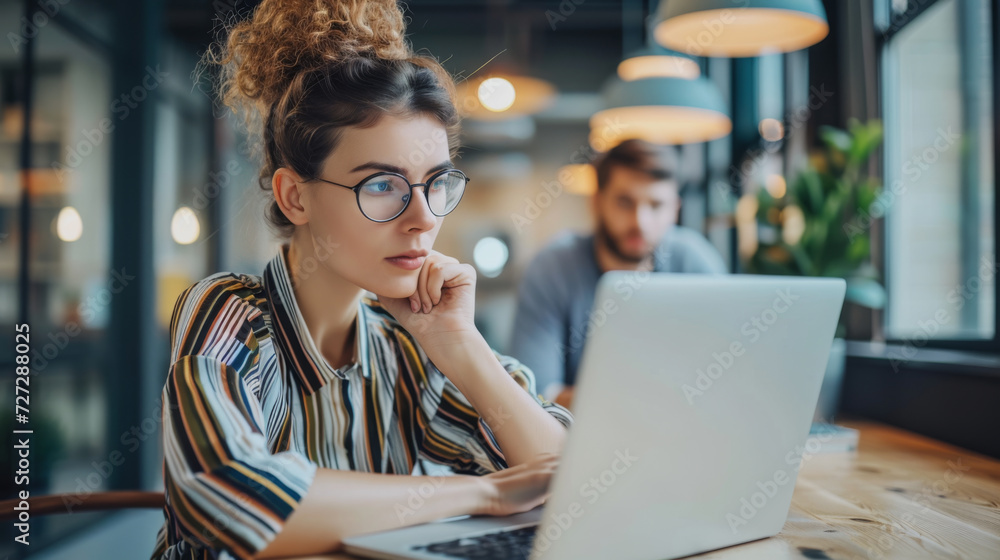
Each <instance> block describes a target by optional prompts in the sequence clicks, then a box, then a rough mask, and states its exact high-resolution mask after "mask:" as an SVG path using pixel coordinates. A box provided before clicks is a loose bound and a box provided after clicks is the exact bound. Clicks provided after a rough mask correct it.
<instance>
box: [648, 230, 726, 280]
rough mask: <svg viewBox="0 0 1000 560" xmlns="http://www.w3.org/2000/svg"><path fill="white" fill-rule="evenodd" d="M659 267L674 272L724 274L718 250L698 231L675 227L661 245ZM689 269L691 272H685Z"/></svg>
mask: <svg viewBox="0 0 1000 560" xmlns="http://www.w3.org/2000/svg"><path fill="white" fill-rule="evenodd" d="M663 248H664V249H665V251H664V253H665V254H664V256H663V257H662V258H661V259H660V260H661V262H662V263H663V264H662V265H661V266H667V267H669V268H670V269H677V268H678V267H679V269H677V270H674V271H675V272H692V271H693V272H708V271H715V272H725V271H726V266H725V261H724V260H723V258H722V254H721V253H719V250H718V249H717V248H716V247H715V245H713V244H712V242H711V241H709V240H708V238H707V237H705V236H704V235H703V234H702V233H701V232H700V231H698V230H696V229H694V228H691V227H687V226H681V225H677V226H674V227H673V228H672V230H671V231H670V234H669V235H667V237H666V239H665V243H664V245H663ZM688 268H691V270H686V269H688Z"/></svg>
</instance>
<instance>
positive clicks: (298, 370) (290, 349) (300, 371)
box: [263, 243, 371, 393]
mask: <svg viewBox="0 0 1000 560" xmlns="http://www.w3.org/2000/svg"><path fill="white" fill-rule="evenodd" d="M288 250H289V244H288V243H283V244H282V245H281V247H280V249H279V251H278V253H277V254H276V255H275V256H274V257H273V258H272V259H271V260H270V262H268V263H267V266H265V267H264V276H263V283H264V288H265V290H266V293H267V299H268V302H269V310H270V313H271V326H272V328H273V329H274V332H275V338H276V341H277V344H278V347H279V348H280V349H281V352H282V353H283V354H284V357H285V358H286V360H285V363H286V364H287V365H288V367H290V368H292V370H293V371H294V374H295V375H296V376H297V377H298V378H299V381H300V382H301V383H302V386H303V387H305V388H306V390H307V391H308V392H309V393H312V392H315V391H316V390H317V389H319V388H320V387H322V386H323V385H325V384H326V383H327V382H329V381H330V380H331V379H332V378H334V377H337V378H340V379H348V375H349V374H351V373H352V372H354V371H360V374H361V375H362V376H364V377H365V378H370V377H371V368H370V361H369V359H368V346H369V340H368V333H369V332H370V329H369V326H368V320H369V317H368V314H367V309H366V308H367V304H366V303H365V297H364V296H362V297H361V298H359V300H358V313H357V317H356V318H355V327H356V331H355V337H354V344H355V356H357V360H356V361H355V362H354V363H352V364H349V365H347V366H344V367H342V368H340V369H335V368H333V367H332V366H331V365H330V363H329V362H327V360H326V358H324V357H323V355H322V353H320V352H319V350H318V349H317V348H316V344H315V342H314V341H313V339H312V336H310V334H309V327H308V326H307V325H306V322H305V319H304V318H303V317H302V313H301V310H300V309H299V305H298V302H297V301H296V299H295V292H294V291H293V290H292V280H291V276H290V275H289V273H288V270H289V263H288Z"/></svg>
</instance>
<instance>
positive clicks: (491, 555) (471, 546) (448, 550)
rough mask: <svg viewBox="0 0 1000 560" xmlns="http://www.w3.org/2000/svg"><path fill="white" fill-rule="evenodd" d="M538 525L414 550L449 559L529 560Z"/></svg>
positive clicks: (438, 543) (434, 544)
mask: <svg viewBox="0 0 1000 560" xmlns="http://www.w3.org/2000/svg"><path fill="white" fill-rule="evenodd" d="M536 529H538V525H531V526H530V527H518V528H515V529H505V530H503V531H496V532H494V533H486V534H483V535H477V536H475V537H463V538H461V539H455V540H450V541H440V542H435V543H431V544H425V545H420V546H414V547H413V549H414V550H420V551H425V552H428V553H431V554H439V555H441V556H443V557H445V558H467V559H470V560H472V559H474V560H528V555H529V553H530V552H531V542H532V541H533V540H534V539H535V530H536Z"/></svg>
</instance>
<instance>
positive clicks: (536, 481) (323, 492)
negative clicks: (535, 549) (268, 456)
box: [254, 455, 557, 559]
mask: <svg viewBox="0 0 1000 560" xmlns="http://www.w3.org/2000/svg"><path fill="white" fill-rule="evenodd" d="M556 464H557V458H556V457H555V456H554V455H547V456H544V457H540V458H538V459H537V460H536V461H533V462H531V463H530V464H525V465H521V466H519V467H516V468H510V469H506V470H504V471H501V472H497V473H492V474H489V475H486V476H481V477H480V476H469V475H454V476H411V475H394V474H377V473H361V472H354V471H338V470H334V469H326V468H320V469H317V470H316V477H315V479H313V483H312V485H311V486H310V487H309V491H308V492H307V493H306V494H305V496H304V497H303V499H302V501H301V502H299V504H298V506H297V507H296V508H295V511H294V512H292V514H291V515H290V516H289V517H288V519H287V520H286V521H285V525H284V527H283V528H282V530H281V532H280V533H278V534H277V536H276V537H275V538H274V540H272V541H271V542H270V543H269V544H268V545H267V546H266V547H265V548H264V549H262V550H261V551H260V552H259V553H257V555H256V556H254V558H257V559H264V558H281V557H284V556H293V555H306V554H323V553H329V552H334V551H336V550H337V549H339V548H340V546H341V543H342V541H343V539H345V538H346V537H349V536H352V535H357V534H362V533H371V532H375V531H383V530H387V529H393V528H398V527H404V526H408V525H415V524H418V523H425V522H428V521H433V520H435V519H441V518H444V517H452V516H455V515H464V514H473V515H479V514H484V515H509V514H512V513H517V512H522V511H527V510H529V509H532V508H534V507H536V506H538V505H540V504H542V503H543V502H544V501H545V498H546V497H547V496H548V493H547V487H548V484H549V480H550V479H551V477H552V473H553V472H555V468H556Z"/></svg>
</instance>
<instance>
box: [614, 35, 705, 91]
mask: <svg viewBox="0 0 1000 560" xmlns="http://www.w3.org/2000/svg"><path fill="white" fill-rule="evenodd" d="M700 75H701V67H700V66H699V65H698V63H697V62H695V60H694V59H693V58H691V57H690V56H687V55H685V54H681V53H679V52H677V51H674V50H671V49H666V48H663V47H661V46H660V45H656V44H654V45H650V46H648V47H643V48H641V49H639V50H637V51H633V52H631V53H629V54H628V55H627V56H626V57H625V58H624V59H623V60H622V61H621V62H619V63H618V77H619V78H621V79H623V80H625V81H626V82H631V81H633V80H641V79H643V78H684V79H686V80H693V79H695V78H697V77H698V76H700Z"/></svg>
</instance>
